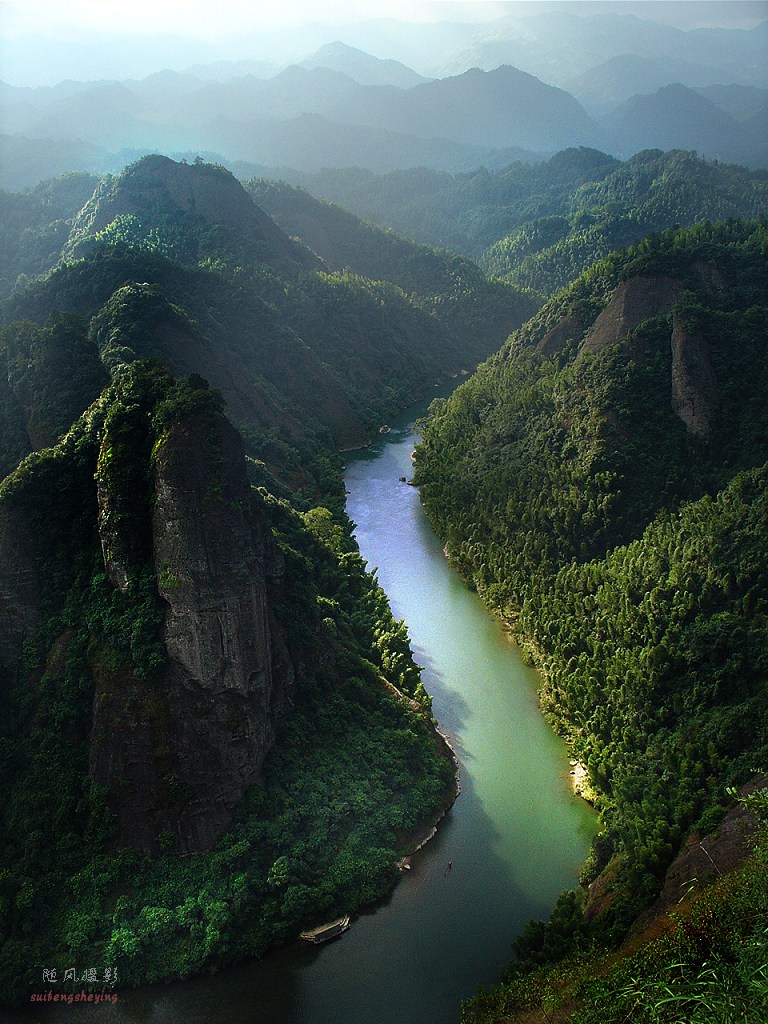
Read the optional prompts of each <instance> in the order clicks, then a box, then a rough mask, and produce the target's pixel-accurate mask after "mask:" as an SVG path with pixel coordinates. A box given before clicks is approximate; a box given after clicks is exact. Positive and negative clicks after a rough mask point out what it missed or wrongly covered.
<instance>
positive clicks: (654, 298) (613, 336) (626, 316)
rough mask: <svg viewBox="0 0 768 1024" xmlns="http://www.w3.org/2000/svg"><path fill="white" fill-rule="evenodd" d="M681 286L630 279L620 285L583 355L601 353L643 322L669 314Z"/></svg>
mask: <svg viewBox="0 0 768 1024" xmlns="http://www.w3.org/2000/svg"><path fill="white" fill-rule="evenodd" d="M682 292H683V285H682V284H681V283H680V281H676V280H675V279H674V278H672V277H661V276H658V277H632V278H630V279H629V280H628V281H623V282H622V283H621V284H619V285H618V286H617V287H616V289H615V291H614V293H613V295H612V296H611V301H610V302H609V303H608V305H607V306H606V307H605V309H604V310H603V311H602V313H601V314H600V316H599V317H598V318H597V320H595V322H594V324H593V325H592V327H591V328H590V330H589V333H588V334H587V336H586V338H585V339H584V343H583V345H582V346H581V351H582V352H600V351H601V350H602V349H604V348H607V346H608V345H613V344H615V343H616V342H617V341H621V339H622V338H624V337H626V335H627V334H629V332H630V331H631V330H633V329H634V328H635V327H637V326H638V325H639V324H641V323H642V322H643V320H648V319H650V318H651V317H654V316H663V315H664V314H666V313H669V312H670V311H671V310H672V307H673V306H674V305H675V303H676V302H677V300H678V299H679V298H680V296H681V294H682Z"/></svg>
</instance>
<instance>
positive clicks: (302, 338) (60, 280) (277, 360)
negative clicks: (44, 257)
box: [2, 157, 534, 494]
mask: <svg viewBox="0 0 768 1024" xmlns="http://www.w3.org/2000/svg"><path fill="white" fill-rule="evenodd" d="M300 200H301V196H300V195H299V194H296V196H295V200H294V201H295V202H296V203H297V204H299V203H300ZM20 202H21V199H20V198H19V199H18V203H20ZM18 203H17V205H18ZM351 220H352V221H353V223H352V224H351V225H350V218H347V219H346V220H344V222H343V223H342V224H341V225H334V226H333V227H332V228H331V227H329V230H328V232H327V236H328V239H329V244H330V245H331V246H332V247H335V248H337V249H340V248H342V247H343V245H344V244H345V243H344V238H345V232H346V233H350V232H351V234H352V236H353V237H357V238H360V239H361V238H362V235H364V234H366V230H367V229H364V228H363V226H362V225H360V224H359V222H356V221H354V218H352V219H351ZM367 248H368V253H369V255H368V256H367V257H365V258H364V257H363V256H362V255H360V257H358V261H357V265H359V266H360V267H361V270H360V271H358V272H354V271H350V270H349V269H347V268H348V265H349V264H348V261H346V260H345V261H344V263H343V266H342V268H341V269H340V270H338V271H337V270H334V269H332V268H329V267H328V266H327V264H324V263H323V262H322V261H321V260H320V259H319V258H318V257H317V256H315V255H313V254H312V253H311V252H309V250H308V249H307V248H306V247H305V246H302V245H300V244H297V243H295V242H292V241H290V240H289V239H288V237H287V236H286V235H285V234H284V233H283V232H282V231H280V230H279V229H278V228H277V227H276V226H275V224H274V223H273V221H272V220H270V218H269V217H267V216H266V215H265V214H264V213H263V212H262V211H261V210H259V208H258V207H257V206H255V205H254V204H253V202H252V201H251V199H250V198H249V197H248V196H247V195H246V193H245V192H244V190H243V189H242V187H241V186H240V185H239V184H238V183H237V182H236V181H235V179H234V178H233V177H232V176H231V175H230V174H229V173H228V172H226V171H224V170H223V169H221V168H216V167H212V166H209V165H193V166H189V165H183V164H175V163H173V162H172V161H170V160H167V159H165V158H162V157H150V158H146V159H145V160H142V161H139V163H137V164H136V165H133V166H132V167H130V168H128V169H127V170H126V172H125V173H124V174H123V175H121V176H120V177H118V178H116V179H108V180H105V181H103V182H101V183H100V184H99V186H98V188H97V189H96V192H95V194H94V196H93V197H92V198H91V199H90V200H89V202H88V203H87V204H86V205H85V206H84V207H83V209H82V210H81V211H80V212H79V214H78V216H77V218H76V219H75V220H74V222H73V223H72V225H71V226H70V231H69V236H68V240H67V242H66V243H65V245H64V246H63V255H64V257H66V259H65V261H64V262H63V263H62V264H61V265H60V266H59V267H58V268H57V269H56V270H55V271H54V272H53V273H52V274H50V275H49V276H48V277H46V278H45V279H44V280H42V281H40V282H37V283H33V284H32V285H31V286H30V287H28V288H27V289H26V291H23V292H19V293H17V294H16V295H14V296H13V297H12V298H11V300H10V301H9V302H8V303H6V306H5V309H4V311H3V318H4V320H5V322H6V323H10V322H11V321H16V322H17V324H16V326H9V327H8V328H7V330H6V332H5V335H4V337H5V343H4V345H3V350H4V354H5V359H6V361H7V364H8V370H7V373H6V374H5V375H4V376H5V378H6V381H7V383H5V384H4V385H3V387H4V390H5V394H6V397H5V399H4V400H3V409H2V415H3V416H4V417H5V420H6V421H7V423H8V432H7V434H4V435H3V440H4V445H5V444H6V443H7V445H8V447H9V451H8V453H7V457H6V454H5V453H3V457H4V459H5V461H4V463H3V468H4V469H5V471H6V472H7V471H8V470H9V469H10V468H12V466H13V465H14V464H15V461H14V460H16V459H17V458H18V457H19V454H20V453H22V452H23V451H30V450H32V449H33V448H34V447H37V446H38V444H37V442H33V441H32V440H31V439H29V440H25V432H27V431H28V424H29V421H30V419H34V417H35V416H36V415H37V411H36V405H37V404H38V403H40V402H44V403H45V405H46V406H47V407H48V406H49V405H50V403H51V400H53V405H54V406H55V405H56V404H57V403H59V402H60V401H65V399H63V398H61V396H60V395H59V394H58V392H59V391H61V390H62V389H63V390H64V391H66V390H68V389H71V388H72V387H75V386H76V384H75V383H74V382H73V381H72V380H67V379H65V378H64V377H63V376H61V375H58V374H56V373H53V375H52V379H51V381H50V395H49V394H48V393H46V395H45V396H43V395H42V394H35V393H34V390H35V387H36V386H37V385H36V384H35V380H37V379H39V378H37V377H35V378H34V380H30V381H28V382H27V384H26V385H23V384H21V383H20V382H19V381H18V380H17V378H19V377H20V375H21V376H25V375H26V376H29V375H28V374H26V370H22V369H21V367H22V366H24V365H25V357H24V356H23V354H22V353H21V352H20V351H17V350H18V349H19V346H21V349H25V346H26V347H29V346H30V345H32V346H33V348H34V350H35V351H36V352H39V353H40V355H39V357H38V358H40V359H43V358H44V357H43V353H44V352H45V351H48V350H49V349H50V352H51V353H53V352H54V351H55V353H56V359H60V358H62V356H61V353H60V351H59V348H58V344H57V343H55V342H54V343H52V347H51V345H49V346H48V348H46V343H45V342H44V340H43V337H44V336H46V332H47V335H50V334H51V332H52V331H53V332H56V331H57V330H58V328H57V327H56V325H55V320H56V318H55V314H56V313H57V312H60V311H66V313H67V314H72V315H73V316H75V317H80V318H81V319H80V321H79V325H78V324H76V323H75V321H74V320H72V319H71V318H70V320H69V321H68V328H67V329H68V330H69V331H70V333H71V332H72V331H75V332H77V331H79V332H80V335H82V337H83V338H84V339H85V338H87V339H88V340H89V341H90V343H92V344H93V345H95V346H96V348H97V349H98V350H99V353H100V355H101V358H102V361H104V362H105V363H107V364H108V365H113V364H114V363H115V361H116V360H117V361H120V360H123V359H125V358H127V355H126V353H133V356H134V357H139V358H145V357H154V358H158V359H160V360H161V361H163V362H164V363H165V364H166V365H168V366H169V367H170V368H171V370H172V371H173V372H175V373H180V374H188V373H192V372H195V373H199V374H202V375H203V376H204V377H205V378H206V379H207V380H209V381H210V382H211V383H212V384H214V385H216V386H217V387H219V388H221V390H222V392H223V394H224V397H225V399H226V402H227V408H228V415H229V416H230V417H231V418H232V419H233V420H234V421H235V422H236V424H237V425H238V426H239V427H240V428H242V430H243V431H244V432H245V434H246V436H247V438H248V439H249V443H250V444H251V446H252V450H253V451H254V452H255V451H256V449H258V458H259V459H260V460H261V461H262V462H264V463H266V465H267V467H268V468H269V469H270V471H272V472H275V473H277V475H278V476H279V477H280V478H281V479H282V480H283V481H284V482H287V483H289V484H290V485H291V486H292V487H293V488H294V489H297V488H298V489H302V488H303V489H307V490H308V492H309V493H311V492H312V491H313V489H314V493H315V494H317V493H320V492H321V491H323V490H325V491H327V490H328V489H330V488H331V487H332V486H338V483H337V484H336V485H333V484H332V476H333V474H329V472H328V469H327V465H326V464H327V463H328V459H329V458H332V452H333V450H334V448H339V447H341V448H345V447H354V446H355V445H360V444H364V443H366V442H367V441H368V440H369V439H370V437H371V436H372V434H374V433H375V432H376V431H377V430H378V428H379V426H380V425H381V424H382V423H385V422H386V420H387V419H388V418H389V417H390V416H392V415H393V414H394V413H395V412H396V411H397V410H399V409H401V408H403V407H404V406H405V405H406V404H407V403H408V402H410V401H413V400H414V399H415V398H416V397H418V396H419V395H421V394H423V393H424V392H425V391H426V390H427V389H428V388H430V387H432V385H433V383H434V382H435V381H436V380H438V379H441V378H445V377H447V376H448V374H449V373H455V372H458V370H460V369H462V368H466V367H467V364H468V363H469V364H471V363H472V362H476V361H477V360H479V359H480V358H483V357H484V356H485V355H487V354H488V353H489V352H491V351H493V349H494V348H495V347H496V346H497V345H498V344H500V343H501V341H502V340H503V339H504V338H505V337H506V335H507V334H508V333H509V331H510V330H511V329H512V328H513V327H514V326H516V325H519V324H520V323H521V322H522V321H523V320H524V319H525V318H526V316H528V315H529V314H530V312H531V311H532V309H533V308H534V305H533V303H532V302H531V300H530V299H529V298H527V297H526V296H525V295H523V294H522V293H521V292H520V290H519V289H516V288H514V287H512V286H506V285H491V284H489V283H488V282H487V281H486V280H485V278H484V277H483V276H482V274H480V273H479V272H478V271H477V270H476V268H475V267H474V266H473V265H472V264H470V263H469V262H468V261H463V260H460V259H458V258H457V257H454V256H452V255H450V254H448V253H438V252H436V251H434V250H427V249H425V248H424V247H423V246H416V245H414V244H412V243H408V242H406V241H405V240H401V241H400V242H399V244H398V248H397V256H398V257H399V261H400V264H401V273H400V275H399V276H398V277H396V283H391V282H390V280H387V277H386V275H387V273H389V275H390V277H391V276H392V271H393V263H394V260H393V258H392V256H391V255H390V254H389V253H388V251H387V250H388V248H391V245H388V239H387V238H386V236H384V235H383V233H378V235H376V236H374V237H373V238H372V242H371V244H370V245H369V246H368V247H367ZM75 256H79V257H81V258H79V259H76V258H73V257H75ZM350 262H351V261H350ZM409 266H411V267H412V268H413V269H412V270H411V271H410V272H409V271H408V269H407V268H408V267H409ZM366 270H367V271H369V273H365V271H366ZM373 271H380V272H381V279H380V280H379V279H374V278H373V277H372V273H371V272H373ZM363 274H365V276H363ZM489 305H491V306H492V312H491V314H490V315H488V307H489ZM434 314H437V315H434ZM51 316H54V321H51V320H49V319H48V318H50V317H51ZM21 321H31V322H32V323H33V324H34V325H35V326H34V327H33V326H32V325H31V324H29V323H24V324H23V325H22V324H21V323H20V322H21ZM46 324H47V326H46ZM40 331H43V335H40V334H39V332H40ZM57 336H58V335H57ZM38 339H39V340H38ZM86 350H87V351H91V349H89V348H87V346H86ZM51 358H53V355H51ZM17 367H18V369H17ZM23 386H26V387H27V388H28V389H31V390H30V391H29V393H28V394H26V393H25V396H24V397H22V395H21V392H20V390H19V388H20V387H23ZM94 397H95V396H94V394H93V393H92V392H88V393H87V394H86V395H84V399H85V401H86V402H87V401H91V400H93V398H94ZM76 402H77V400H76ZM83 407H84V404H81V405H80V406H79V408H80V409H82V408H83ZM43 415H45V416H49V417H50V416H52V415H53V410H52V409H51V408H46V410H45V412H44V413H43ZM57 425H58V430H59V431H60V430H62V429H64V427H65V426H66V425H67V424H66V423H65V421H64V420H63V419H60V420H59V421H57ZM55 436H57V434H53V435H50V436H46V441H45V443H50V442H51V440H53V438H54V437H55ZM6 437H7V438H8V440H7V442H6V441H5V438H6ZM25 445H26V448H25ZM336 479H337V480H338V478H336Z"/></svg>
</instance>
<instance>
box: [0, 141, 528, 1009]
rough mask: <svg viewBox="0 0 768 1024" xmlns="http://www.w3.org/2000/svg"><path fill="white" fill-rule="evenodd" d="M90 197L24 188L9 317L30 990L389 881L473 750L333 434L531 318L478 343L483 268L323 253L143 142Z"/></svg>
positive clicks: (17, 872)
mask: <svg viewBox="0 0 768 1024" xmlns="http://www.w3.org/2000/svg"><path fill="white" fill-rule="evenodd" d="M87 184H88V183H87V182H85V181H84V180H83V179H81V178H79V177H78V178H73V179H65V180H64V181H62V182H61V183H58V184H56V183H52V184H51V185H50V186H47V187H46V189H45V190H42V191H41V194H40V196H37V195H35V196H32V197H25V198H20V197H17V200H15V201H14V202H13V203H11V204H10V206H11V208H13V209H14V210H16V212H17V214H18V216H19V223H21V217H22V213H21V212H19V211H21V209H22V207H23V206H24V204H25V203H26V204H27V206H28V207H29V209H30V210H32V213H33V215H32V216H31V219H30V223H31V224H32V225H33V228H35V225H37V228H35V234H37V233H38V229H39V236H40V238H42V237H43V236H44V234H45V231H44V230H43V228H44V223H45V220H44V218H45V212H44V211H45V208H46V206H49V207H50V211H51V216H52V217H53V221H52V224H53V225H54V230H53V233H52V235H51V237H52V238H55V241H56V245H57V246H58V247H60V253H61V257H62V258H61V262H60V264H59V265H58V266H57V268H56V269H55V270H53V271H52V272H51V273H49V274H48V275H47V276H43V277H41V278H40V279H39V280H38V281H36V282H34V283H32V284H30V285H28V286H27V287H25V288H21V287H19V288H17V291H16V294H14V296H13V297H12V298H10V299H8V300H7V301H6V302H5V304H4V306H3V310H2V316H3V321H4V325H5V326H4V327H3V329H2V333H1V334H0V357H1V359H2V370H3V372H2V373H0V417H1V418H0V427H1V429H0V438H1V440H2V449H1V451H0V456H1V457H2V473H3V475H4V476H5V479H4V481H3V483H2V486H0V602H1V603H2V610H3V621H2V627H0V664H1V665H2V674H3V679H4V680H5V686H6V701H5V716H4V721H3V727H2V737H1V738H0V753H1V754H2V760H3V772H4V774H3V777H4V780H5V787H6V788H5V799H4V801H3V808H2V819H1V820H2V827H1V829H0V846H2V862H3V873H2V877H1V878H0V890H1V895H2V914H3V917H2V920H3V931H2V949H1V951H0V976H1V978H2V990H3V996H4V998H5V999H6V1000H10V1001H14V1000H23V999H24V998H25V995H26V993H28V992H29V989H30V986H32V985H34V984H36V983H37V984H38V985H39V978H40V970H41V969H42V968H41V965H49V964H50V965H51V966H53V965H55V964H57V963H58V964H60V965H61V967H62V968H63V966H64V963H65V961H66V963H67V964H69V963H70V962H77V963H92V962H98V963H102V964H105V965H107V966H108V967H109V968H110V971H111V972H112V971H116V972H117V977H118V978H119V980H120V982H121V983H126V984H138V983H146V982H148V981H152V980H157V979H160V978H168V977H186V976H188V975H190V974H192V973H198V972H200V971H203V970H211V969H215V968H217V967H219V966H222V965H224V964H227V963H232V962H235V961H237V960H240V959H243V958H245V957H247V956H254V955H260V954H261V953H262V952H263V951H264V950H265V949H266V948H267V947H268V946H269V945H270V944H272V943H273V942H275V941H279V940H282V939H290V938H293V937H295V936H296V934H297V932H298V931H299V930H300V928H302V927H305V926H307V925H311V924H314V923H319V922H321V921H323V920H327V919H328V918H330V917H333V916H335V915H336V914H338V913H343V912H348V911H351V910H353V909H355V908H356V907H358V906H360V905H361V904H363V903H366V902H370V901H371V900H373V899H376V898H378V897H379V896H381V895H382V894H384V893H385V892H386V891H387V890H388V889H389V888H390V887H391V886H392V885H393V884H394V881H395V879H396V877H397V868H396V863H397V860H398V858H399V856H401V855H402V853H403V852H404V849H405V843H406V836H407V835H409V834H413V832H414V828H415V827H416V826H418V825H419V823H421V822H424V821H425V820H427V819H428V818H429V817H430V816H431V815H433V814H435V813H437V812H439V811H440V810H441V809H443V808H444V807H445V806H446V804H447V803H449V802H450V801H451V799H452V798H453V795H454V767H453V762H452V759H451V756H450V754H449V752H448V750H447V748H446V747H445V746H444V745H443V743H442V741H441V740H439V738H438V737H437V735H436V733H435V732H434V729H433V726H432V723H431V719H430V715H429V706H430V701H429V697H428V696H427V694H426V693H425V692H424V689H423V686H422V684H421V682H420V675H419V669H418V668H417V667H416V666H415V664H414V662H413V660H412V657H411V653H410V648H409V643H408V634H407V630H406V627H405V625H404V624H403V623H402V622H396V621H395V620H394V619H393V617H392V614H391V612H390V610H389V607H388V605H387V601H386V598H385V596H384V594H383V592H382V591H381V590H380V588H379V587H378V585H377V583H376V581H375V579H374V578H372V577H371V576H370V575H369V574H368V573H367V572H366V569H365V565H364V563H363V562H362V560H361V558H360V556H359V554H358V553H357V550H356V546H355V543H354V541H353V540H352V538H351V529H350V525H349V523H348V521H347V520H346V518H345V516H344V513H343V485H342V481H341V475H340V462H339V458H338V455H337V449H338V447H339V446H343V445H345V444H361V443H365V442H366V441H367V440H368V438H369V437H370V435H371V432H372V431H375V430H376V429H377V427H378V425H379V424H380V423H381V422H382V421H383V418H384V417H385V416H386V415H388V414H391V413H393V412H394V411H396V410H398V409H399V408H401V407H402V405H403V404H404V403H405V402H407V401H409V400H410V399H411V398H412V397H414V396H415V395H417V394H419V393H421V392H423V391H425V390H426V389H427V388H428V387H431V386H432V384H433V382H434V380H435V379H437V378H440V377H445V376H447V374H448V373H449V372H452V371H453V372H455V371H456V370H457V369H458V368H459V367H460V366H463V365H465V364H466V362H467V361H471V359H472V358H473V353H474V358H477V356H478V355H479V354H480V353H481V352H482V351H483V349H485V351H487V350H488V349H489V348H491V347H492V346H493V345H494V344H495V343H496V342H497V340H498V337H499V335H501V334H504V333H506V331H507V330H508V322H509V321H508V319H507V318H510V317H511V318H512V320H514V319H515V314H514V310H515V309H516V308H517V309H519V310H520V314H519V315H518V317H517V320H518V322H520V320H522V311H523V310H525V309H526V308H528V307H527V306H526V302H527V300H526V299H524V298H523V297H521V296H520V295H519V293H518V292H516V291H515V290H514V289H510V288H508V287H506V286H501V287H499V288H496V289H495V290H494V291H495V294H497V295H498V296H502V297H503V301H500V302H499V303H498V304H497V310H502V309H503V315H502V314H501V313H500V314H499V317H498V318H497V320H496V322H495V323H489V324H488V325H486V329H485V331H484V329H483V327H482V325H478V326H477V328H476V329H475V331H474V334H473V336H472V338H471V339H467V340H466V341H464V340H463V339H462V336H463V334H464V331H465V327H466V322H467V321H468V319H470V318H471V316H472V313H471V310H472V309H473V308H474V305H473V304H476V303H477V295H476V294H474V291H473V290H474V289H477V290H478V291H479V292H480V293H482V291H483V289H484V288H486V283H485V282H484V280H483V278H482V276H481V275H480V274H479V273H477V272H473V271H472V268H471V267H469V265H466V266H465V265H464V264H463V263H462V261H459V267H460V269H461V267H463V266H465V269H464V270H463V275H464V276H463V278H462V277H461V274H460V275H459V278H460V279H461V280H462V281H463V290H461V289H459V290H457V289H456V288H455V280H456V278H455V276H454V275H453V273H452V269H451V268H452V267H454V266H455V264H454V263H452V260H451V257H450V256H449V255H447V254H440V253H436V252H434V253H432V252H429V251H427V250H425V249H424V248H423V247H416V246H414V247H412V250H409V249H408V244H407V243H405V242H404V241H399V242H398V246H399V250H398V251H399V252H400V253H401V254H407V253H409V252H411V251H412V253H413V254H414V258H415V259H416V262H417V263H418V262H419V261H424V264H425V265H424V267H423V268H422V273H421V278H420V284H421V286H422V287H423V289H424V291H423V293H422V294H419V293H418V289H417V287H416V285H415V283H414V284H413V287H411V288H409V289H408V292H407V293H406V291H404V289H403V288H402V287H399V286H397V285H395V284H391V283H389V282H387V281H375V280H372V279H370V278H368V277H362V276H359V275H358V274H354V273H351V272H347V271H345V272H344V273H333V272H330V271H329V270H328V269H327V268H326V267H325V265H324V264H323V263H322V262H321V260H320V258H319V257H318V256H317V255H315V254H314V253H312V252H310V250H309V249H308V248H307V247H306V246H304V245H302V244H300V243H296V242H293V241H291V240H290V239H289V238H288V236H287V235H285V234H284V233H283V232H282V231H281V230H280V229H279V228H278V227H277V226H276V225H275V224H274V222H273V221H272V220H270V219H269V217H268V216H267V215H266V214H265V213H264V212H263V211H261V210H260V209H259V208H258V207H256V206H255V205H254V204H253V202H252V201H251V199H250V198H249V197H248V196H247V195H246V193H245V192H244V191H243V189H242V188H241V186H240V185H239V184H238V183H237V182H236V181H235V179H234V178H232V176H231V175H229V174H228V173H227V172H225V171H223V170H222V169H220V168H216V167H211V166H206V165H195V166H188V165H182V164H174V163H173V162H171V161H168V160H166V159H164V158H148V159H147V160H143V161H140V162H139V163H138V164H136V165H134V166H132V167H131V168H129V169H128V171H127V172H126V173H125V174H124V175H123V176H121V177H120V178H117V179H111V180H107V181H104V182H101V183H99V184H98V187H97V188H96V190H95V193H94V195H93V197H92V198H91V199H90V200H89V201H88V202H87V203H86V204H85V205H84V206H83V207H82V209H81V210H80V212H79V213H78V214H77V215H75V214H74V210H75V207H76V204H77V202H78V200H79V198H80V197H81V195H82V193H83V192H84V191H85V187H86V185H87ZM67 222H69V223H67ZM64 224H66V226H67V230H68V237H67V239H66V241H65V242H64V243H61V239H62V237H63V234H64V232H63V225H64ZM347 229H348V225H347ZM354 230H356V231H362V230H363V229H362V228H360V227H354ZM342 236H343V232H342ZM35 244H36V245H37V243H35ZM339 244H341V242H339ZM376 244H377V245H381V244H382V241H381V240H377V243H376ZM38 248H39V247H38ZM39 252H40V253H41V254H42V252H43V250H42V249H41V248H39ZM52 253H53V244H52V245H51V247H50V250H49V254H48V256H46V259H48V258H49V257H50V255H52ZM57 258H58V257H57ZM381 258H382V259H383V257H381ZM430 268H431V269H430ZM414 280H415V279H414ZM430 283H432V287H431V288H430ZM442 289H445V293H444V297H445V301H446V303H449V304H450V305H451V309H452V310H453V311H454V312H453V313H451V312H449V311H448V310H447V309H446V310H442V311H441V313H440V315H439V316H436V315H433V310H434V309H436V308H437V307H438V306H439V305H440V296H441V290H442ZM505 303H506V305H505ZM462 310H464V311H465V313H464V315H465V317H466V319H465V321H461V316H462ZM452 315H455V317H456V319H457V322H458V326H454V325H452ZM494 339H495V340H494ZM209 382H210V383H209ZM212 385H215V386H212ZM230 420H232V421H234V422H235V423H236V425H237V426H238V427H239V428H240V433H238V431H237V430H236V429H235V428H234V427H233V426H232V423H231V422H230ZM6 474H7V475H6ZM372 765H375V766H376V771H375V772H372V771H371V770H370V768H371V766H372ZM184 854H195V856H194V857H189V856H182V855H184Z"/></svg>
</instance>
